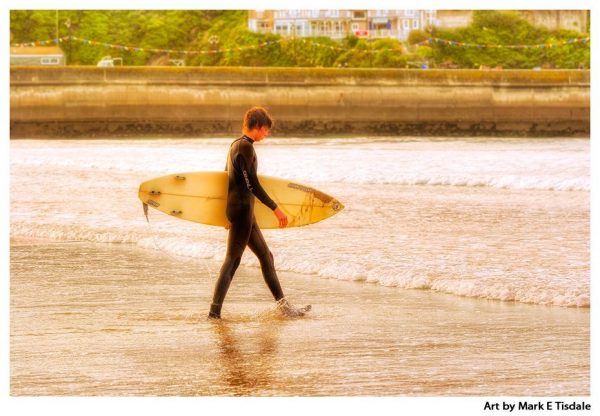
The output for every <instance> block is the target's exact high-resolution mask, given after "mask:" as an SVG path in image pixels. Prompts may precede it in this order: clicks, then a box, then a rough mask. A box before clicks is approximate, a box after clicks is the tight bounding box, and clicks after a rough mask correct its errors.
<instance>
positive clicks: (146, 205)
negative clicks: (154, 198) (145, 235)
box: [142, 202, 150, 224]
mask: <svg viewBox="0 0 600 416" xmlns="http://www.w3.org/2000/svg"><path fill="white" fill-rule="evenodd" d="M142 207H143V208H144V216H145V217H146V222H147V223H148V224H150V220H149V219H148V204H146V203H145V202H142Z"/></svg>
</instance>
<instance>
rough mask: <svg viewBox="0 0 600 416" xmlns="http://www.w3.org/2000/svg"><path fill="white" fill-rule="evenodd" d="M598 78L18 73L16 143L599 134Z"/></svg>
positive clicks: (312, 72)
mask: <svg viewBox="0 0 600 416" xmlns="http://www.w3.org/2000/svg"><path fill="white" fill-rule="evenodd" d="M589 82H590V77H589V71H569V70H564V71H563V70H553V71H527V70H524V71H521V70H519V71H516V70H512V71H479V70H404V69H398V70H396V69H332V68H320V69H315V68H197V67H194V68H172V67H163V68H149V67H117V68H96V67H63V68H45V67H42V68H40V67H37V68H36V67H11V78H10V88H11V90H10V101H11V120H10V125H11V126H10V127H11V138H34V137H64V138H67V137H83V138H86V137H132V136H136V137H137V136H140V137H146V136H162V137H200V136H220V135H232V134H237V133H238V132H239V131H240V128H241V119H242V116H243V114H244V111H245V110H246V109H247V108H249V107H250V106H253V105H261V106H264V107H266V108H268V109H269V110H270V112H271V113H272V115H273V117H274V118H275V120H276V126H275V128H274V131H273V134H274V135H278V136H315V135H318V136H320V135H418V136H422V135H440V136H445V135H448V136H477V135H491V136H492V135H498V136H587V135H589V131H590V126H589V124H590V95H589Z"/></svg>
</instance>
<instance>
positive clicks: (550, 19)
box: [520, 10, 590, 33]
mask: <svg viewBox="0 0 600 416" xmlns="http://www.w3.org/2000/svg"><path fill="white" fill-rule="evenodd" d="M520 14H521V16H523V17H524V18H525V19H527V20H528V21H529V22H530V23H531V24H533V25H535V26H543V27H545V28H547V29H550V30H558V29H566V30H574V31H576V32H579V33H586V32H587V29H588V21H589V15H590V13H589V10H521V11H520Z"/></svg>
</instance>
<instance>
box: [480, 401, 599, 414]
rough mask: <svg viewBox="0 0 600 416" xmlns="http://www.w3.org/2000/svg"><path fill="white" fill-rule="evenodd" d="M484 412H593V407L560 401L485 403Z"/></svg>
mask: <svg viewBox="0 0 600 416" xmlns="http://www.w3.org/2000/svg"><path fill="white" fill-rule="evenodd" d="M483 410H503V411H508V412H513V411H523V410H534V411H572V410H583V411H586V410H587V411H591V410H592V405H591V404H590V403H586V402H584V401H580V402H577V401H572V402H564V401H559V400H548V401H519V402H517V403H508V402H502V403H500V402H485V406H484V407H483Z"/></svg>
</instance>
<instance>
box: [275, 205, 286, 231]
mask: <svg viewBox="0 0 600 416" xmlns="http://www.w3.org/2000/svg"><path fill="white" fill-rule="evenodd" d="M273 213H274V214H275V216H276V217H277V220H278V221H279V228H285V227H287V225H288V217H287V215H285V213H284V212H283V211H282V210H281V209H279V207H277V208H275V211H273Z"/></svg>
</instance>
